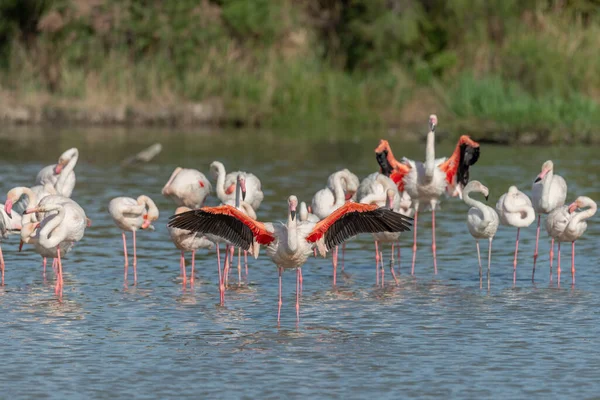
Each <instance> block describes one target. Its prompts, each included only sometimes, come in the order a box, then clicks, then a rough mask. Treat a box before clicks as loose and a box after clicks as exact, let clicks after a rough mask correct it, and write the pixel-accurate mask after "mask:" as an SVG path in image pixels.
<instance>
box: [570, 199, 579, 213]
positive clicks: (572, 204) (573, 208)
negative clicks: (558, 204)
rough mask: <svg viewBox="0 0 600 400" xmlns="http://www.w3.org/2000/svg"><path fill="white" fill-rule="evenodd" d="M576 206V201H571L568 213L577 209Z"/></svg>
mask: <svg viewBox="0 0 600 400" xmlns="http://www.w3.org/2000/svg"><path fill="white" fill-rule="evenodd" d="M578 207H579V205H578V204H577V202H574V203H571V204H570V205H569V214H573V212H574V211H575V210H577V208H578Z"/></svg>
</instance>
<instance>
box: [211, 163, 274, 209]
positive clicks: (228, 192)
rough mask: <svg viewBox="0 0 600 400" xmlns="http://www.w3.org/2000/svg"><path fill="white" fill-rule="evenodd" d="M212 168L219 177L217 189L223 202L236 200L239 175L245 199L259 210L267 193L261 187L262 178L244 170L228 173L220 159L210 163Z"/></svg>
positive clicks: (217, 177)
mask: <svg viewBox="0 0 600 400" xmlns="http://www.w3.org/2000/svg"><path fill="white" fill-rule="evenodd" d="M210 170H211V172H212V173H213V175H214V176H215V177H216V179H217V183H216V190H215V191H216V192H217V197H218V198H219V200H221V202H222V203H227V202H228V201H235V185H236V180H237V178H238V176H239V177H240V184H241V187H242V191H243V192H244V193H245V198H244V201H246V202H247V203H248V204H250V205H251V206H252V208H253V209H254V210H255V211H256V210H258V208H259V207H260V204H261V203H262V201H263V199H264V197H265V195H264V194H263V192H262V189H261V183H260V179H258V178H257V177H256V175H254V174H251V173H249V172H243V171H235V172H230V173H228V174H226V173H225V166H224V165H223V163H222V162H220V161H213V162H212V163H211V164H210Z"/></svg>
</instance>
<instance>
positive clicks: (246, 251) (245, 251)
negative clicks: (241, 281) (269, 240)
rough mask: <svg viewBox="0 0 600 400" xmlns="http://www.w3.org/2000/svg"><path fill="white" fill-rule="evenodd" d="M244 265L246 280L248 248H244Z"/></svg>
mask: <svg viewBox="0 0 600 400" xmlns="http://www.w3.org/2000/svg"><path fill="white" fill-rule="evenodd" d="M244 266H245V267H246V280H248V250H244Z"/></svg>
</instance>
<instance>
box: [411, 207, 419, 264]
mask: <svg viewBox="0 0 600 400" xmlns="http://www.w3.org/2000/svg"><path fill="white" fill-rule="evenodd" d="M418 216H419V210H416V209H415V223H414V225H413V227H414V232H413V247H412V251H413V255H412V256H413V257H412V267H411V269H410V274H411V275H414V274H415V260H416V259H417V218H418Z"/></svg>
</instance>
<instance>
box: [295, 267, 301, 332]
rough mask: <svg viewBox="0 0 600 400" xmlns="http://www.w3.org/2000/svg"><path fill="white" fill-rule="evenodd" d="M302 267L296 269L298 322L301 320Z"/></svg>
mask: <svg viewBox="0 0 600 400" xmlns="http://www.w3.org/2000/svg"><path fill="white" fill-rule="evenodd" d="M300 274H301V272H300V269H299V268H298V269H297V270H296V324H297V323H299V322H300Z"/></svg>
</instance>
